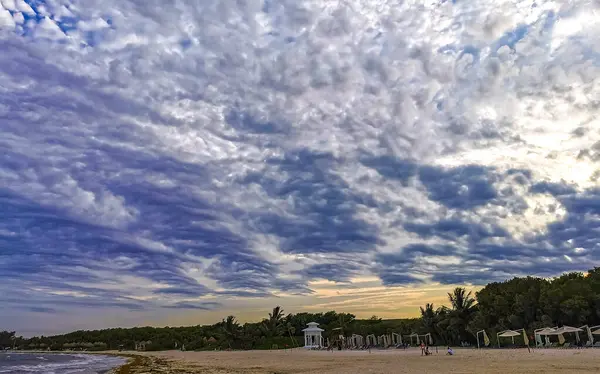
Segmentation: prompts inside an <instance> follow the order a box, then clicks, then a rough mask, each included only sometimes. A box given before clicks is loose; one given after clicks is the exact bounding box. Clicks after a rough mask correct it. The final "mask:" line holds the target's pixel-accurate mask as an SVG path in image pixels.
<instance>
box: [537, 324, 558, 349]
mask: <svg viewBox="0 0 600 374" xmlns="http://www.w3.org/2000/svg"><path fill="white" fill-rule="evenodd" d="M556 329H557V328H556V327H544V328H541V329H537V330H535V331H534V332H533V334H534V336H535V345H536V346H537V347H549V346H550V338H548V335H555V334H554V332H555V331H556ZM542 336H543V337H544V339H545V341H546V342H545V343H544V342H543V341H542Z"/></svg>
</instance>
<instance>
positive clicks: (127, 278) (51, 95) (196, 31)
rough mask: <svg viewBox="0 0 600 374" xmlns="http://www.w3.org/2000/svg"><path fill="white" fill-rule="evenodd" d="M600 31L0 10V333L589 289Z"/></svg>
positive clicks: (470, 13)
mask: <svg viewBox="0 0 600 374" xmlns="http://www.w3.org/2000/svg"><path fill="white" fill-rule="evenodd" d="M598 6H599V5H598V3H597V2H589V1H571V2H568V3H566V2H552V1H544V0H539V1H535V2H533V1H529V0H522V1H517V0H515V1H496V0H494V1H492V0H483V1H477V2H472V1H459V2H451V1H425V2H423V1H391V0H390V1H379V2H365V1H354V0H352V1H349V2H338V1H328V0H322V1H308V0H306V1H305V0H280V1H268V0H264V1H263V0H243V1H227V0H225V1H222V0H220V1H212V0H209V1H202V2H165V1H162V0H161V1H158V0H143V1H142V0H118V1H117V0H106V1H102V2H100V1H92V0H45V1H42V0H0V51H2V53H0V301H1V302H2V306H3V308H4V309H3V310H4V311H5V312H6V311H8V312H10V311H15V310H23V311H25V312H32V313H37V314H39V313H55V312H56V313H59V312H60V311H62V310H65V309H73V308H84V309H85V308H93V309H103V308H105V309H111V308H112V309H116V310H134V311H152V310H159V309H164V308H170V309H184V310H186V309H187V310H194V309H195V310H208V309H218V308H220V307H221V306H222V305H225V304H226V303H227V300H228V299H229V298H236V299H240V298H242V299H243V298H261V297H271V296H286V295H309V294H311V293H313V292H314V290H313V289H312V288H311V282H313V281H316V280H331V281H336V282H340V283H343V284H344V287H348V285H350V286H351V284H352V280H353V279H356V278H358V277H361V276H376V277H378V278H379V279H380V280H381V282H382V283H383V284H384V285H387V286H401V285H407V284H423V283H431V282H438V283H442V284H456V283H474V284H482V283H485V282H488V281H493V280H501V279H505V278H509V277H511V276H514V275H521V274H537V275H545V276H550V275H554V274H557V273H559V272H562V271H566V270H581V269H585V268H588V267H590V266H591V265H592V264H594V263H595V262H596V261H597V260H598V259H599V257H600V247H599V246H600V242H599V240H598V237H599V236H598V235H597V232H598V230H599V228H600V192H599V191H598V190H596V189H595V185H596V182H597V179H598V176H599V175H600V172H599V171H598V169H597V162H598V157H596V153H597V150H598V149H599V147H598V144H600V143H597V142H598V141H599V140H600V139H599V138H600V134H599V132H598V129H599V127H598V122H597V120H596V113H597V98H598V95H599V94H600V81H599V79H600V78H598V77H600V74H599V73H600V71H599V60H598V56H599V54H598V53H599V52H600V51H598V46H600V40H599V37H598V35H600V33H599V31H600V28H599V23H598V17H594V16H593V14H595V12H597V11H598V9H596V8H597V7H598Z"/></svg>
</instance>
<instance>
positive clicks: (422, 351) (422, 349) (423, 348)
mask: <svg viewBox="0 0 600 374" xmlns="http://www.w3.org/2000/svg"><path fill="white" fill-rule="evenodd" d="M424 355H425V344H424V343H421V356H424Z"/></svg>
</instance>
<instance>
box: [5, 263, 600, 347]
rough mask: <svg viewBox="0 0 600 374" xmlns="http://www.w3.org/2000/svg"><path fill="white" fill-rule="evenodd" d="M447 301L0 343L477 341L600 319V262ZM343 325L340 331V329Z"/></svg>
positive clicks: (10, 336)
mask: <svg viewBox="0 0 600 374" xmlns="http://www.w3.org/2000/svg"><path fill="white" fill-rule="evenodd" d="M448 301H449V305H448V306H441V307H439V308H436V307H435V306H434V305H432V304H426V305H424V306H423V307H421V318H414V319H395V320H382V319H381V318H378V317H376V316H373V317H371V318H369V319H366V320H365V319H363V320H361V319H356V318H355V316H354V315H352V314H348V313H336V312H334V311H331V312H327V313H297V314H288V315H285V313H284V311H283V309H281V307H276V308H274V309H273V311H272V312H271V313H269V315H268V318H265V319H264V320H263V321H261V322H257V323H245V324H243V325H242V324H240V323H238V321H237V320H236V318H235V317H234V316H228V317H227V318H225V319H223V320H222V321H221V322H219V323H216V324H214V325H207V326H191V327H174V328H173V327H164V328H154V327H136V328H130V329H122V328H118V329H106V330H96V331H75V332H72V333H69V334H66V335H57V336H50V337H44V336H41V337H34V338H31V339H23V338H20V337H16V336H15V333H14V332H6V331H5V332H0V347H13V346H16V347H18V348H20V349H52V350H61V349H81V350H88V351H93V350H105V349H119V348H122V349H127V350H131V349H135V348H136V347H138V348H140V347H142V349H145V350H167V349H180V348H181V347H182V346H183V347H185V349H187V350H213V349H274V348H285V347H296V346H299V345H301V344H302V343H303V341H304V340H303V337H302V332H301V331H302V329H303V328H305V327H306V324H307V323H308V322H313V321H314V322H318V323H319V324H320V325H321V326H320V327H322V328H324V329H325V335H326V336H328V337H330V338H331V341H333V340H334V335H338V334H342V335H345V336H350V335H352V334H353V333H355V334H360V335H363V336H364V335H367V334H375V335H376V336H378V335H381V334H390V333H392V332H396V333H399V334H402V335H409V334H411V333H414V332H416V333H419V334H425V333H430V334H431V335H432V336H433V340H434V342H436V344H450V345H458V344H460V343H461V342H464V341H466V342H470V343H474V342H475V339H476V338H475V334H476V332H477V331H479V330H483V329H485V330H487V332H488V335H489V336H490V338H492V340H493V339H494V338H495V335H496V332H498V331H500V330H505V329H519V328H525V329H526V330H527V331H528V332H529V334H532V333H533V330H534V329H536V328H540V327H545V326H562V325H570V326H581V325H583V324H589V325H600V268H595V269H593V270H590V271H589V272H588V273H587V274H583V273H568V274H564V275H562V276H560V277H558V278H554V279H542V278H533V277H526V278H514V279H512V280H509V281H506V282H501V283H491V284H488V285H487V286H486V287H484V288H483V289H481V290H480V291H479V292H477V293H476V294H475V295H472V294H471V293H470V292H467V291H466V290H465V289H464V288H461V287H459V288H456V289H455V290H454V291H453V292H452V293H449V294H448ZM334 329H336V330H334Z"/></svg>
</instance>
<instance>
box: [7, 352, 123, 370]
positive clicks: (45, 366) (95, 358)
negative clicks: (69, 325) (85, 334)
mask: <svg viewBox="0 0 600 374" xmlns="http://www.w3.org/2000/svg"><path fill="white" fill-rule="evenodd" d="M125 362H126V360H125V359H123V358H120V357H111V356H100V355H85V354H76V353H72V354H71V353H69V354H66V353H65V354H62V353H52V354H46V353H19V352H2V353H0V373H10V374H32V373H39V374H75V373H78V374H100V373H106V372H107V371H109V370H110V369H112V368H114V367H117V366H120V365H123V364H124V363H125Z"/></svg>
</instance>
